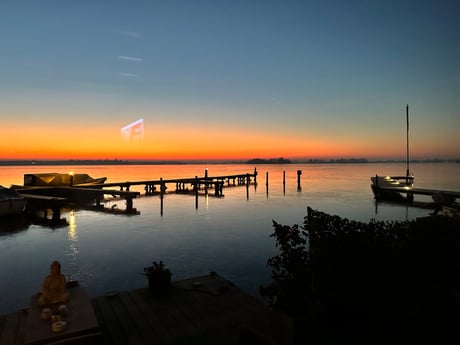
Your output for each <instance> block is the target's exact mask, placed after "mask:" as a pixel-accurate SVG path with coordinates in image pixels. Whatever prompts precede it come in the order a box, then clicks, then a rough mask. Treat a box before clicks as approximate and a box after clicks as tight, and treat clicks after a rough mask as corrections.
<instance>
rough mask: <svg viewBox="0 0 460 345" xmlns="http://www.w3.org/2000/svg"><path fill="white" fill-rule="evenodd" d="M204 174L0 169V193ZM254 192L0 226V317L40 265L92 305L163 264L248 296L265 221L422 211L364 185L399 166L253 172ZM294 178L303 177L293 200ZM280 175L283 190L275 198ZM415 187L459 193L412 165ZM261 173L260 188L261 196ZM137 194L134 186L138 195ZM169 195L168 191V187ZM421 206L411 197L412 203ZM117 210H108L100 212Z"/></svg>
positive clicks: (190, 169) (263, 251)
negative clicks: (36, 177) (48, 179)
mask: <svg viewBox="0 0 460 345" xmlns="http://www.w3.org/2000/svg"><path fill="white" fill-rule="evenodd" d="M205 168H206V166H204V165H152V166H77V167H71V166H68V167H67V166H56V167H52V166H47V167H37V166H31V167H0V184H2V185H4V186H9V185H11V184H22V182H23V181H22V179H23V174H25V173H37V172H62V173H65V172H69V171H71V170H73V171H74V172H82V173H83V172H84V173H88V174H90V175H91V176H93V177H101V176H106V177H107V178H108V180H107V182H121V181H127V180H131V181H135V180H145V179H159V178H160V177H163V178H165V179H169V178H176V177H194V176H203V175H204V170H205ZM253 170H254V166H252V165H209V166H208V174H209V176H217V175H229V174H240V173H248V172H253ZM257 170H258V172H259V176H258V185H257V187H254V186H252V185H251V186H250V188H249V193H247V191H246V188H245V187H232V188H226V189H224V197H223V198H215V197H212V196H209V197H205V196H200V197H199V201H198V208H195V198H194V196H192V195H179V194H167V195H166V196H165V198H164V208H163V215H161V214H160V198H159V196H149V197H141V198H138V199H135V200H134V207H136V208H137V210H139V211H140V215H133V216H126V215H114V214H107V213H100V212H95V211H89V210H80V209H67V210H63V212H62V217H64V218H66V219H67V222H68V225H67V226H63V227H59V228H54V229H53V228H50V227H44V226H39V225H24V226H18V225H16V228H15V229H13V228H12V227H13V225H14V224H13V225H12V224H6V223H5V222H0V229H1V231H0V262H2V264H3V265H2V267H3V268H2V269H1V271H0V313H2V314H3V313H6V312H10V311H13V310H16V309H18V308H23V307H27V305H28V302H29V298H30V296H31V295H32V294H34V293H36V292H37V291H39V289H40V287H41V284H42V281H43V278H44V277H45V275H46V274H48V269H49V264H50V263H51V261H53V260H55V259H57V260H59V261H60V262H61V264H62V270H63V273H64V274H65V275H66V276H67V277H68V278H69V279H77V280H79V281H80V283H81V285H83V286H85V287H86V288H87V289H88V291H89V293H90V294H91V295H93V296H96V295H100V294H103V293H105V292H108V291H114V290H125V289H131V288H138V287H142V286H145V285H146V281H145V278H144V277H143V276H142V275H141V274H140V273H141V272H142V270H143V267H144V266H146V265H148V264H150V263H151V262H152V261H153V260H163V261H164V262H165V263H166V265H167V266H168V267H169V268H170V269H171V270H172V272H173V279H180V278H185V277H190V276H194V275H201V274H206V273H208V272H209V271H211V270H213V271H216V272H218V273H219V274H221V275H223V276H225V277H226V278H228V279H230V280H232V281H233V282H234V283H236V284H237V285H238V286H240V287H241V288H243V289H244V290H246V291H247V292H249V293H251V294H253V295H258V287H259V286H260V285H261V284H266V283H267V282H268V281H269V279H270V272H269V270H268V269H267V267H266V261H267V259H268V258H269V257H270V256H272V255H273V254H274V253H275V246H274V240H273V239H272V238H270V237H269V235H270V234H271V233H272V220H276V221H277V222H279V223H282V224H290V225H292V224H295V223H298V224H299V223H302V222H303V217H304V216H305V215H306V206H311V207H313V208H315V209H319V210H322V211H325V212H328V213H332V214H338V215H340V216H343V217H347V218H351V219H356V220H362V221H369V220H370V219H372V218H375V219H379V220H405V219H414V218H416V217H419V216H425V215H427V214H428V213H429V212H430V210H426V209H419V208H414V207H406V206H401V205H392V204H388V203H379V204H378V205H376V203H375V201H374V199H373V195H372V192H371V189H370V179H369V178H370V176H373V175H375V174H376V173H378V174H382V175H383V174H388V175H396V174H397V175H400V174H404V172H405V165H404V164H385V165H384V164H357V165H355V164H349V165H348V164H338V165H334V164H324V165H308V164H305V165H301V164H293V165H260V166H257ZM297 170H302V176H301V186H302V189H301V191H298V190H297V173H296V171H297ZM283 171H285V172H286V185H285V188H284V189H283V184H282V177H283ZM411 171H412V172H413V174H414V175H415V177H416V180H415V182H416V184H417V186H418V187H421V188H438V189H450V190H460V183H459V181H460V164H455V163H452V164H450V163H449V164H447V163H439V164H414V165H412V167H411ZM266 172H268V173H269V181H268V182H269V186H268V189H267V188H266ZM142 188H143V187H139V191H142ZM169 188H170V190H171V189H173V188H174V186H172V185H171V186H170V187H169ZM417 199H420V198H417V197H416V200H417ZM114 204H117V206H118V208H124V202H123V201H111V202H109V203H107V204H106V206H107V207H110V206H113V205H114Z"/></svg>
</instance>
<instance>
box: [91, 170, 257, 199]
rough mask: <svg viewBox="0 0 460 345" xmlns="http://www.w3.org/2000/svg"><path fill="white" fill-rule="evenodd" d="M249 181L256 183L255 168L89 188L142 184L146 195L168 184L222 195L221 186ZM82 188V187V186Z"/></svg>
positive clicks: (126, 188) (160, 191)
mask: <svg viewBox="0 0 460 345" xmlns="http://www.w3.org/2000/svg"><path fill="white" fill-rule="evenodd" d="M251 183H253V184H257V170H256V169H254V172H253V173H246V174H236V175H222V176H208V174H207V170H206V171H205V175H204V176H202V177H198V176H195V177H188V178H175V179H163V178H160V179H157V180H142V181H124V182H109V183H103V184H96V185H91V186H88V187H91V188H112V187H118V188H119V189H120V191H129V190H130V188H131V187H132V186H140V185H143V186H144V191H145V194H146V195H152V194H165V193H167V189H168V185H171V184H172V185H174V186H175V190H174V192H176V193H184V192H192V193H196V192H198V191H200V190H202V191H204V192H205V193H208V192H209V190H214V195H216V196H222V194H223V187H230V186H242V185H244V186H249V185H250V184H251ZM83 188H84V187H83Z"/></svg>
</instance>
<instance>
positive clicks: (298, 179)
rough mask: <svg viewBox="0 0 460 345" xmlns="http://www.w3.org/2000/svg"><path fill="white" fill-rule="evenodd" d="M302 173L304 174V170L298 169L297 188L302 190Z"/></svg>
mask: <svg viewBox="0 0 460 345" xmlns="http://www.w3.org/2000/svg"><path fill="white" fill-rule="evenodd" d="M300 175H302V170H297V190H298V191H300V190H301V189H302V187H301V186H300Z"/></svg>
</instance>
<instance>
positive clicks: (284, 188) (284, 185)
mask: <svg viewBox="0 0 460 345" xmlns="http://www.w3.org/2000/svg"><path fill="white" fill-rule="evenodd" d="M284 194H286V170H283V195H284Z"/></svg>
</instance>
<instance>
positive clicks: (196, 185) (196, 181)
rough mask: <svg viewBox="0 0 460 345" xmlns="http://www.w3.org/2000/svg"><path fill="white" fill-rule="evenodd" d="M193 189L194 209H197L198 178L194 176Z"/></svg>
mask: <svg viewBox="0 0 460 345" xmlns="http://www.w3.org/2000/svg"><path fill="white" fill-rule="evenodd" d="M193 188H194V189H195V208H196V209H198V176H195V184H194V186H193Z"/></svg>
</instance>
